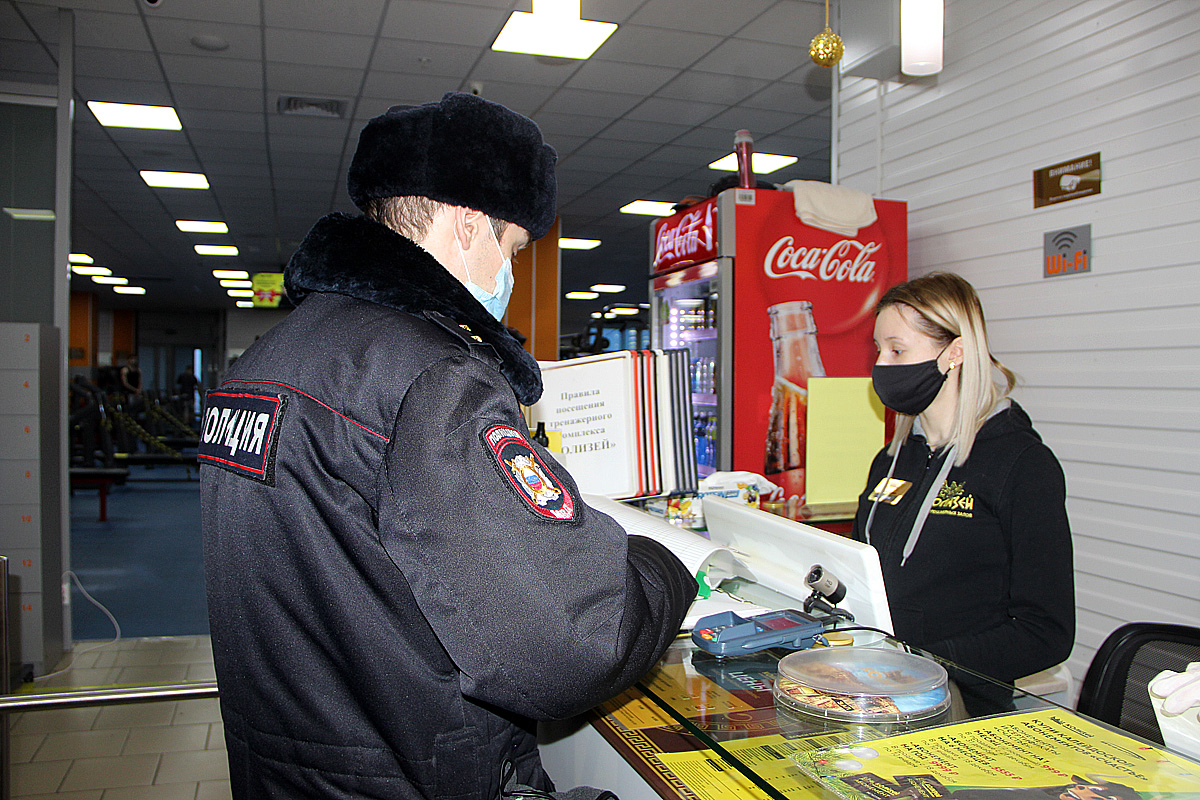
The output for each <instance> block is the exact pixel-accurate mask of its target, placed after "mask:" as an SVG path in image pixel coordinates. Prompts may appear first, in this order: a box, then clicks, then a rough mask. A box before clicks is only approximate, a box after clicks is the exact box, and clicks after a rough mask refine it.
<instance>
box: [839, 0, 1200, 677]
mask: <svg viewBox="0 0 1200 800" xmlns="http://www.w3.org/2000/svg"><path fill="white" fill-rule="evenodd" d="M945 54H946V55H945V69H944V70H943V72H942V73H941V74H940V75H938V76H937V77H935V78H926V79H920V80H912V81H906V82H901V81H900V80H899V76H897V80H895V81H889V82H883V83H882V84H881V83H880V82H877V81H874V80H870V79H863V78H843V80H842V85H841V94H840V97H839V118H838V121H837V125H838V141H839V151H838V169H839V175H838V181H839V182H840V183H842V184H843V185H847V186H851V187H853V188H858V189H862V190H863V191H867V192H871V193H872V194H876V195H877V196H882V197H891V198H896V199H901V200H907V201H908V203H909V235H910V242H909V263H910V270H911V273H912V274H913V275H914V276H915V275H921V274H925V273H927V272H931V271H934V270H938V269H945V270H951V271H954V272H958V273H959V274H961V275H963V276H964V277H966V278H967V279H968V280H970V281H971V282H972V283H973V284H975V286H976V288H977V289H978V290H979V293H980V296H981V297H982V299H983V302H984V306H985V308H986V310H987V313H988V318H989V334H990V337H991V340H992V345H993V350H994V351H995V352H996V354H997V356H998V357H999V358H1000V359H1001V360H1003V361H1004V362H1005V363H1006V364H1008V366H1010V367H1011V368H1013V369H1014V370H1015V371H1016V372H1017V373H1018V375H1019V377H1020V379H1021V381H1022V385H1021V387H1020V388H1019V389H1018V391H1017V394H1016V397H1017V399H1018V400H1019V401H1020V402H1021V403H1022V404H1023V405H1024V406H1025V407H1026V408H1027V409H1028V410H1029V412H1030V414H1031V415H1032V416H1033V418H1034V422H1035V425H1037V426H1038V428H1039V430H1040V431H1041V433H1042V435H1043V437H1044V438H1045V439H1046V441H1047V443H1048V444H1049V445H1050V446H1051V447H1052V448H1053V449H1054V450H1055V452H1056V453H1057V454H1058V456H1059V459H1060V461H1061V462H1062V465H1063V469H1064V471H1065V473H1066V475H1067V492H1068V503H1067V505H1068V511H1069V513H1070V515H1071V522H1072V529H1073V531H1074V537H1075V552H1076V588H1077V619H1078V632H1077V637H1076V647H1075V651H1074V653H1073V655H1072V658H1071V660H1070V662H1069V664H1070V666H1071V669H1072V671H1073V672H1074V673H1075V675H1076V677H1077V678H1081V677H1082V675H1083V672H1084V670H1086V667H1087V664H1088V663H1089V661H1090V659H1091V657H1092V655H1093V653H1094V652H1095V650H1096V648H1097V647H1098V646H1099V644H1100V643H1101V641H1102V640H1103V639H1104V637H1105V636H1107V635H1108V634H1109V633H1110V632H1111V631H1112V630H1114V629H1115V628H1117V627H1119V626H1120V625H1121V624H1122V623H1124V622H1129V621H1136V620H1161V621H1168V622H1182V623H1186V624H1192V625H1200V457H1198V455H1200V255H1198V253H1200V201H1198V199H1197V198H1200V81H1198V80H1197V79H1196V75H1197V74H1200V4H1197V3H1196V2H1194V0H1015V2H1007V3H1003V4H992V3H980V2H977V0H947V2H946V41H945ZM1097 151H1099V152H1100V154H1101V164H1102V170H1103V186H1102V194H1100V195H1098V196H1093V197H1088V198H1084V199H1080V200H1074V201H1071V202H1067V203H1062V204H1059V205H1055V206H1049V207H1044V208H1039V209H1035V208H1034V207H1033V199H1032V193H1033V192H1032V173H1033V170H1035V169H1037V168H1039V167H1045V166H1049V165H1051V164H1054V163H1057V162H1060V161H1066V160H1069V159H1072V158H1075V157H1078V156H1083V155H1087V154H1089V153H1093V152H1097ZM1081 224H1090V225H1091V226H1092V245H1093V248H1092V252H1091V254H1090V262H1091V267H1092V271H1091V272H1090V273H1087V274H1080V275H1072V276H1064V277H1057V278H1051V279H1044V278H1043V277H1042V239H1043V234H1044V233H1046V232H1049V231H1054V230H1057V229H1059V228H1065V227H1074V226H1076V225H1081Z"/></svg>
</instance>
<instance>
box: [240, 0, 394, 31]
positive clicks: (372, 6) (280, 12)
mask: <svg viewBox="0 0 1200 800" xmlns="http://www.w3.org/2000/svg"><path fill="white" fill-rule="evenodd" d="M384 5H385V3H384V0H354V2H350V3H348V2H346V1H345V0H303V2H296V0H262V8H263V19H264V21H265V22H266V24H267V26H268V29H270V28H295V29H299V30H306V31H319V32H322V33H357V34H362V35H364V36H374V35H375V31H376V30H377V29H378V28H379V23H380V21H381V16H382V14H383V8H384Z"/></svg>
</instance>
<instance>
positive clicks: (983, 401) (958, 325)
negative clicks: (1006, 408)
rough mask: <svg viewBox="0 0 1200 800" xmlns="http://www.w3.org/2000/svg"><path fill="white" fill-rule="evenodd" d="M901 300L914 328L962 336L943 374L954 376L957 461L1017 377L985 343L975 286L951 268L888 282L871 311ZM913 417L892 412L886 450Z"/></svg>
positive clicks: (948, 338)
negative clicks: (957, 358) (953, 366)
mask: <svg viewBox="0 0 1200 800" xmlns="http://www.w3.org/2000/svg"><path fill="white" fill-rule="evenodd" d="M901 305H902V306H907V307H908V308H910V309H911V310H912V311H914V312H915V316H914V317H913V318H912V321H913V322H914V323H915V324H916V327H917V330H919V331H920V332H921V333H923V334H925V335H926V336H928V337H929V338H930V339H933V340H934V341H935V342H937V343H938V344H939V345H941V346H942V347H946V346H947V345H949V344H950V343H951V342H953V341H954V340H955V339H959V338H961V339H962V351H963V362H962V366H961V368H960V369H958V370H955V373H956V375H951V376H949V377H948V378H947V380H957V381H958V406H957V407H956V408H955V410H954V427H953V428H952V430H951V435H950V441H949V442H948V444H951V445H954V446H955V447H957V448H958V455H957V457H956V458H955V465H957V466H961V465H962V464H963V462H965V461H966V460H967V456H969V455H970V454H971V447H972V446H973V445H974V444H975V434H977V433H979V429H980V428H981V427H983V423H984V422H986V421H987V418H988V417H989V416H991V414H992V412H993V410H994V409H995V408H996V404H997V403H999V402H1000V401H1001V400H1003V399H1004V398H1005V397H1007V396H1008V394H1009V392H1011V391H1012V390H1013V387H1014V386H1016V383H1017V378H1016V376H1015V375H1013V373H1012V371H1011V370H1010V369H1009V368H1008V367H1006V366H1004V365H1003V364H1001V363H1000V361H999V360H997V359H996V358H995V357H994V356H993V355H992V353H991V351H990V350H989V349H988V341H987V323H986V322H985V321H984V318H983V305H982V304H981V303H980V302H979V295H977V294H975V289H974V287H972V286H971V284H969V283H967V281H966V280H964V279H963V278H962V277H960V276H958V275H955V274H954V273H952V272H932V273H930V274H928V275H925V276H924V277H921V278H914V279H913V280H911V281H908V282H907V283H901V284H898V285H896V286H893V287H892V288H891V289H889V290H888V291H887V294H885V295H884V296H883V298H882V299H881V300H880V301H879V304H878V305H877V306H875V313H876V314H879V312H880V311H882V310H883V309H885V308H889V307H892V306H901ZM993 368H995V369H996V370H998V371H999V372H1000V374H1001V375H1002V376H1004V380H1005V385H1001V384H998V383H996V382H995V381H994V380H993V379H992V369H993ZM914 419H915V417H911V416H908V415H906V414H897V415H896V434H895V436H893V437H892V441H891V444H890V445H889V446H888V452H889V453H891V454H895V452H896V448H897V447H899V445H900V443H901V442H903V441H904V439H905V437H907V436H908V434H909V431H911V430H912V425H913V420H914Z"/></svg>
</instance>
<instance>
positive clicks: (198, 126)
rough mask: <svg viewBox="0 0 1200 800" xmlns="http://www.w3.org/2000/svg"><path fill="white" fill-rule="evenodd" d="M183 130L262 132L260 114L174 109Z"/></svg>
mask: <svg viewBox="0 0 1200 800" xmlns="http://www.w3.org/2000/svg"><path fill="white" fill-rule="evenodd" d="M176 111H177V113H178V114H179V121H180V122H182V123H183V127H184V129H185V130H189V131H191V130H202V131H239V132H241V133H243V134H261V133H263V131H264V127H263V115H262V113H261V112H250V111H224V110H218V109H211V108H209V109H194V108H182V109H176Z"/></svg>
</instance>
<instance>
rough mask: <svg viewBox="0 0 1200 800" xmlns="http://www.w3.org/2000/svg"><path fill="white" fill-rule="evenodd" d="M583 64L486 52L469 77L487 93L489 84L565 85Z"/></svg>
mask: <svg viewBox="0 0 1200 800" xmlns="http://www.w3.org/2000/svg"><path fill="white" fill-rule="evenodd" d="M581 63H582V62H579V61H569V60H567V59H557V60H554V61H544V60H542V59H540V58H538V57H537V56H531V55H528V54H525V53H500V52H497V51H495V50H486V51H484V52H483V53H482V54H481V55H480V58H479V63H478V64H476V65H475V68H474V69H472V70H471V74H470V76H469V77H470V79H471V80H473V81H481V82H482V83H483V87H484V92H485V93H486V92H487V85H488V81H505V82H507V83H527V84H534V85H537V86H562V85H563V84H564V83H566V82H567V81H568V80H569V79H570V78H571V76H572V75H574V74H575V71H576V70H578V69H579V68H580V64H581Z"/></svg>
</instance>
